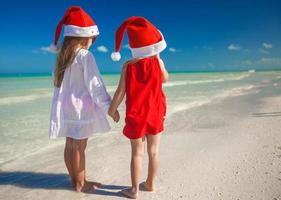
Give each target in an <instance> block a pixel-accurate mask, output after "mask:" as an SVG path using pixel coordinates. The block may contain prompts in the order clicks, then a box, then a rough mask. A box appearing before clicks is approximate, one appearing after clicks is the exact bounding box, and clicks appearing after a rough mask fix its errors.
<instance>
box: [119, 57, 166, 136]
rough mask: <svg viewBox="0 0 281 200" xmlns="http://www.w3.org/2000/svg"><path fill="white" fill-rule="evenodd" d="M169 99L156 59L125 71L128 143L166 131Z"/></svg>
mask: <svg viewBox="0 0 281 200" xmlns="http://www.w3.org/2000/svg"><path fill="white" fill-rule="evenodd" d="M165 114H166V97H165V94H164V92H163V89H162V72H161V68H160V64H159V61H158V59H157V57H156V56H153V57H149V58H144V59H141V60H139V61H137V62H135V63H128V64H127V68H126V118H125V127H124V129H123V134H124V135H125V136H126V137H128V138H129V139H137V138H142V137H144V136H145V135H146V134H152V135H156V134H158V133H160V132H161V131H163V129H164V127H163V123H164V117H165Z"/></svg>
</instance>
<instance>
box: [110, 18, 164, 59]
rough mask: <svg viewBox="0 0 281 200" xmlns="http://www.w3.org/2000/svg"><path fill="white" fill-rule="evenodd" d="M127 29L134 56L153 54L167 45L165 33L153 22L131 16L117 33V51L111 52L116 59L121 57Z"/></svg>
mask: <svg viewBox="0 0 281 200" xmlns="http://www.w3.org/2000/svg"><path fill="white" fill-rule="evenodd" d="M125 31H127V35H128V40H129V46H130V50H131V52H132V56H133V58H139V57H148V56H153V55H156V54H159V53H160V52H161V51H163V50H164V49H165V48H166V47H167V44H166V42H165V40H164V37H163V35H162V34H161V32H160V31H159V30H158V29H157V28H156V27H155V26H154V25H153V24H152V23H150V22H149V21H148V20H147V19H145V18H144V17H138V16H134V17H130V18H128V19H127V20H126V21H125V22H123V24H122V25H121V26H119V28H118V29H117V31H116V33H115V52H113V53H112V54H111V58H112V60H114V61H119V60H120V58H121V55H120V53H119V51H120V48H121V43H122V40H123V37H124V33H125Z"/></svg>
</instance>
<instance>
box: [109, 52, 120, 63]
mask: <svg viewBox="0 0 281 200" xmlns="http://www.w3.org/2000/svg"><path fill="white" fill-rule="evenodd" d="M111 59H112V60H113V61H119V60H120V59H121V55H120V53H119V52H112V53H111Z"/></svg>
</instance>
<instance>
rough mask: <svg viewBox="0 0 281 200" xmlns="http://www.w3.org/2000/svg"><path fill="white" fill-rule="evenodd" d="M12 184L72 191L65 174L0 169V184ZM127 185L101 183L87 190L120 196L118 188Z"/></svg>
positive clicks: (97, 193)
mask: <svg viewBox="0 0 281 200" xmlns="http://www.w3.org/2000/svg"><path fill="white" fill-rule="evenodd" d="M3 185H14V186H17V187H22V188H31V189H49V190H71V191H74V190H73V189H72V187H71V184H70V182H69V177H68V175H67V174H51V173H41V172H21V171H17V172H3V171H0V186H3ZM126 187H127V186H119V185H103V186H102V187H101V188H99V189H97V190H95V191H93V192H87V193H88V194H95V195H105V196H115V197H122V195H121V194H120V192H119V191H120V190H122V189H124V188H126Z"/></svg>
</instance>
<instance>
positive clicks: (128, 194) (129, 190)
mask: <svg viewBox="0 0 281 200" xmlns="http://www.w3.org/2000/svg"><path fill="white" fill-rule="evenodd" d="M121 194H123V195H124V196H125V197H127V198H130V199H137V198H138V192H134V191H133V190H132V188H126V189H124V190H122V191H121Z"/></svg>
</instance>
